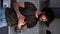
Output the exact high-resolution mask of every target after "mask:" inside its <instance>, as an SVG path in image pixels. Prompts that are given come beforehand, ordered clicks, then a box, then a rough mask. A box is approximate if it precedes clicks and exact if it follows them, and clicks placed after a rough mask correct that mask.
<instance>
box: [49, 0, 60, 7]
mask: <svg viewBox="0 0 60 34" xmlns="http://www.w3.org/2000/svg"><path fill="white" fill-rule="evenodd" d="M50 7H60V0H50Z"/></svg>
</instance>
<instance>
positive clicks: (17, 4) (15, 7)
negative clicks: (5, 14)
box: [13, 2, 24, 19]
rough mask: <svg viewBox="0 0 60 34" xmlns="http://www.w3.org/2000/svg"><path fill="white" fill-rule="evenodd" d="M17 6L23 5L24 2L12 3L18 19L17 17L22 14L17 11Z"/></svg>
mask: <svg viewBox="0 0 60 34" xmlns="http://www.w3.org/2000/svg"><path fill="white" fill-rule="evenodd" d="M19 7H24V2H16V3H14V4H13V8H14V10H15V12H16V14H17V17H18V19H19V17H22V16H23V15H22V14H21V13H20V11H19Z"/></svg>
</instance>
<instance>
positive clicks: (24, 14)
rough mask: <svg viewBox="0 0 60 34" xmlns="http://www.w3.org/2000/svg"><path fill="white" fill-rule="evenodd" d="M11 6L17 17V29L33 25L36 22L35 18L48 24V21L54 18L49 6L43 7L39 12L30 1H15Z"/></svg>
mask: <svg viewBox="0 0 60 34" xmlns="http://www.w3.org/2000/svg"><path fill="white" fill-rule="evenodd" d="M13 8H14V10H15V12H16V14H17V18H18V26H17V28H18V29H27V28H31V27H34V26H35V25H36V24H37V22H36V21H37V19H38V20H40V21H42V22H43V23H45V24H46V25H47V26H48V25H49V24H48V23H50V22H52V21H53V19H54V14H53V11H52V10H51V9H50V8H45V9H43V10H42V11H41V12H39V11H38V10H37V8H36V7H35V6H34V4H32V3H30V2H16V3H14V5H13ZM29 18H33V19H29ZM25 19H26V20H25ZM24 20H25V21H24ZM28 22H29V23H28ZM31 22H32V23H31ZM22 26H23V27H22Z"/></svg>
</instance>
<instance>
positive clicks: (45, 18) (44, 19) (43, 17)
mask: <svg viewBox="0 0 60 34" xmlns="http://www.w3.org/2000/svg"><path fill="white" fill-rule="evenodd" d="M39 20H40V21H42V22H45V21H48V19H47V17H46V16H45V15H42V16H41V17H40V18H39Z"/></svg>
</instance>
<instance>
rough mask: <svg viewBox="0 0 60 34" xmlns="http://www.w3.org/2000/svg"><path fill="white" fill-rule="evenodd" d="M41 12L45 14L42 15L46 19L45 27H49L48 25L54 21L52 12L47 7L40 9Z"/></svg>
mask: <svg viewBox="0 0 60 34" xmlns="http://www.w3.org/2000/svg"><path fill="white" fill-rule="evenodd" d="M41 12H45V13H44V15H45V16H46V17H47V19H48V21H47V22H45V25H46V26H48V27H49V24H50V23H51V22H52V21H53V20H54V13H53V10H52V9H51V8H49V7H47V8H44V9H42V11H41ZM39 18H40V17H39Z"/></svg>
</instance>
